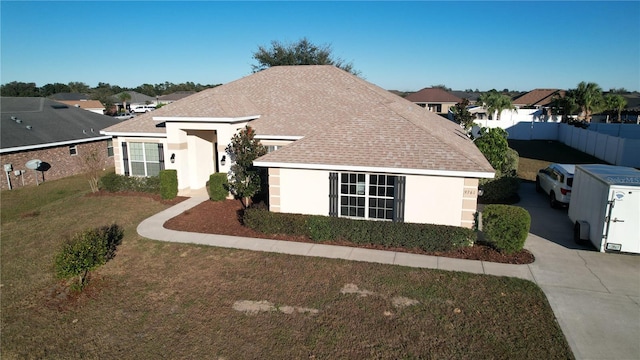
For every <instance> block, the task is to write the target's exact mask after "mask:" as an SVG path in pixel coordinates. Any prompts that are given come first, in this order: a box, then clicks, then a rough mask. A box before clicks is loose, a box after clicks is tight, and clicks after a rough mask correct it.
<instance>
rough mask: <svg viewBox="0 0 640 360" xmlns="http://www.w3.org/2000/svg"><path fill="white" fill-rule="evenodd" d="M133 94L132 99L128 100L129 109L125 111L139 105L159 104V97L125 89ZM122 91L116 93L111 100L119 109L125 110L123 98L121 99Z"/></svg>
mask: <svg viewBox="0 0 640 360" xmlns="http://www.w3.org/2000/svg"><path fill="white" fill-rule="evenodd" d="M124 92H126V93H128V94H129V95H130V96H131V99H129V100H127V109H125V111H127V112H130V111H129V110H130V109H133V108H134V107H135V106H137V105H149V104H156V105H157V104H158V98H154V97H151V96H148V95H145V94H141V93H139V92H137V91H124ZM120 94H121V93H118V94H115V95H113V96H111V101H113V103H114V104H115V105H116V106H117V109H118V111H121V110H123V109H122V106H123V103H122V100H120V97H119V96H118V95H120Z"/></svg>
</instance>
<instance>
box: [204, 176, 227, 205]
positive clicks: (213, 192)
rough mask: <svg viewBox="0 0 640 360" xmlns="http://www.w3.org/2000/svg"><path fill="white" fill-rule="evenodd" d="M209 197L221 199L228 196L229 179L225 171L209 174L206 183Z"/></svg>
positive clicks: (215, 199)
mask: <svg viewBox="0 0 640 360" xmlns="http://www.w3.org/2000/svg"><path fill="white" fill-rule="evenodd" d="M207 187H208V189H209V199H211V200H213V201H222V200H224V199H226V198H227V196H229V179H228V178H227V174H226V173H215V174H211V175H210V176H209V182H208V183H207Z"/></svg>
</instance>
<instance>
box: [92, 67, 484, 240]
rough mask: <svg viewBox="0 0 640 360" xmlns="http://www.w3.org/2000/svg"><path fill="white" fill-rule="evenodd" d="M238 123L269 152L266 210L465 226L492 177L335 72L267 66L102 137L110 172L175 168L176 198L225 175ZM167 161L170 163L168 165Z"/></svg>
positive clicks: (451, 136)
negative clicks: (481, 186) (107, 142)
mask: <svg viewBox="0 0 640 360" xmlns="http://www.w3.org/2000/svg"><path fill="white" fill-rule="evenodd" d="M246 125H250V126H251V127H252V128H254V129H255V131H256V138H257V139H259V140H260V141H261V142H262V144H263V145H265V146H267V148H268V149H269V150H270V152H269V153H268V154H267V155H264V156H262V157H260V158H259V159H257V160H256V161H255V162H254V164H255V165H257V166H260V167H264V168H267V169H268V174H269V177H268V189H269V204H268V205H269V210H270V211H273V212H284V213H302V214H317V215H325V216H342V217H350V218H356V219H382V220H393V221H405V222H413V223H434V224H446V225H453V226H465V227H471V226H472V225H473V223H474V214H475V213H476V211H477V194H478V193H477V190H478V180H479V179H480V178H492V177H493V176H494V170H493V169H492V168H491V165H489V163H488V162H487V160H486V159H485V158H484V156H483V155H482V154H481V153H480V151H479V150H478V149H477V148H476V146H475V145H474V144H473V142H471V140H469V138H468V137H467V136H466V135H465V134H464V133H463V131H462V130H461V129H460V127H459V126H458V125H456V124H454V123H452V122H450V121H448V120H447V119H444V118H442V117H441V116H438V115H436V114H433V113H431V112H428V111H424V110H423V109H421V108H420V107H418V106H416V105H415V104H412V103H411V102H409V101H407V100H405V99H402V98H400V97H398V96H396V95H394V94H392V93H390V92H388V91H386V90H384V89H382V88H380V87H378V86H375V85H373V84H371V83H368V82H366V81H364V80H362V79H361V78H358V77H356V76H354V75H352V74H349V73H348V72H345V71H343V70H340V69H338V68H336V67H334V66H329V65H326V66H320V65H312V66H276V67H272V68H269V69H267V70H264V71H260V72H258V73H255V74H252V75H249V76H247V77H244V78H241V79H239V80H236V81H233V82H231V83H228V84H225V85H221V86H218V87H215V88H212V89H207V90H204V91H201V92H198V93H197V94H194V95H192V96H189V97H187V98H185V99H182V100H180V101H178V102H175V103H172V104H168V105H165V106H163V107H162V108H160V109H158V110H155V111H153V112H150V113H147V114H144V115H141V116H138V117H136V118H135V119H132V120H127V121H124V122H122V123H120V124H117V125H114V126H111V127H109V128H107V129H105V130H103V131H102V133H103V134H105V135H109V136H114V137H115V138H114V145H115V147H114V149H115V164H116V171H117V173H119V174H125V175H133V176H147V175H156V174H158V172H159V171H160V169H162V168H167V169H175V170H177V174H178V188H179V193H180V194H181V195H189V194H192V193H194V192H197V191H202V190H201V189H203V188H204V187H205V184H206V182H207V180H208V179H209V176H210V174H212V173H216V172H225V173H226V172H228V171H229V170H230V166H231V155H230V154H227V153H226V152H225V151H226V150H225V149H226V148H227V146H228V145H229V144H230V142H231V138H232V137H233V135H234V134H236V133H237V131H238V130H239V129H242V128H243V127H245V126H246ZM167 160H168V161H167Z"/></svg>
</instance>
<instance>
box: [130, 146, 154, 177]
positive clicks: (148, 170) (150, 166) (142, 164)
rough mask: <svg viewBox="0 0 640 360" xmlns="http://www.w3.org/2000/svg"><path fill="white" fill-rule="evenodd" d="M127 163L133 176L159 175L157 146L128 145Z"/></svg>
mask: <svg viewBox="0 0 640 360" xmlns="http://www.w3.org/2000/svg"><path fill="white" fill-rule="evenodd" d="M129 153H130V155H129V162H130V165H131V175H133V176H157V175H158V174H160V155H159V152H158V144H154V143H136V142H131V143H129Z"/></svg>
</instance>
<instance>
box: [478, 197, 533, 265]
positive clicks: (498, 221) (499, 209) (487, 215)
mask: <svg viewBox="0 0 640 360" xmlns="http://www.w3.org/2000/svg"><path fill="white" fill-rule="evenodd" d="M482 224H483V229H482V232H483V233H484V237H485V240H486V241H488V242H490V243H491V244H493V246H495V247H496V248H497V249H498V250H500V251H503V252H505V253H507V254H512V253H514V252H517V251H520V250H522V248H523V247H524V242H525V241H526V240H527V235H528V234H529V228H530V226H531V215H529V212H528V211H527V210H525V209H523V208H521V207H519V206H512V205H499V204H493V205H487V206H485V208H484V211H483V212H482Z"/></svg>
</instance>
